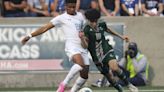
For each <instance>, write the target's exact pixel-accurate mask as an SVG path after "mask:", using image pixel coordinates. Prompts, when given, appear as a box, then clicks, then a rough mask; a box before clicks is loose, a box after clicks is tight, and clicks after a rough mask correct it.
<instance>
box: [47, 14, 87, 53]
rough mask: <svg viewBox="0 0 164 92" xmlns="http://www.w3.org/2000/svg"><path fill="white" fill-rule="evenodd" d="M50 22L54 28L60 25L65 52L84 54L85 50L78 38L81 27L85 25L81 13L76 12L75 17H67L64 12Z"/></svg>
mask: <svg viewBox="0 0 164 92" xmlns="http://www.w3.org/2000/svg"><path fill="white" fill-rule="evenodd" d="M50 22H51V23H52V24H53V25H54V26H58V25H60V26H61V27H62V29H63V31H64V34H65V38H66V45H65V49H66V50H69V49H74V50H75V49H76V50H80V51H82V52H86V50H85V49H84V48H83V47H82V46H81V40H80V38H79V31H82V27H83V25H84V23H85V18H84V17H83V15H82V13H80V12H77V14H76V15H69V14H67V12H65V13H63V14H61V15H59V16H57V17H55V18H53V19H52V20H51V21H50Z"/></svg>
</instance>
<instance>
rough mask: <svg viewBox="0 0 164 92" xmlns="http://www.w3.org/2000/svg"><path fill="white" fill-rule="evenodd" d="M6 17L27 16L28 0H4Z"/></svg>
mask: <svg viewBox="0 0 164 92" xmlns="http://www.w3.org/2000/svg"><path fill="white" fill-rule="evenodd" d="M3 5H4V17H26V16H27V15H26V13H25V12H24V9H25V8H26V6H27V2H26V0H4V2H3Z"/></svg>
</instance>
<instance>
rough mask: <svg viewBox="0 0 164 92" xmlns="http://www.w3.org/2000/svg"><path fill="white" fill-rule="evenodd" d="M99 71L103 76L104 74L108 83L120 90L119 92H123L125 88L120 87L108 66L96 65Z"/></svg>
mask: <svg viewBox="0 0 164 92" xmlns="http://www.w3.org/2000/svg"><path fill="white" fill-rule="evenodd" d="M96 66H97V68H98V70H99V71H100V72H101V74H103V75H104V76H105V77H106V78H107V80H108V82H109V83H110V84H111V85H112V86H113V87H114V88H115V89H117V90H118V92H123V88H122V86H121V85H119V84H118V83H117V82H116V80H115V79H114V78H113V74H112V72H110V71H109V68H108V66H102V65H101V64H96Z"/></svg>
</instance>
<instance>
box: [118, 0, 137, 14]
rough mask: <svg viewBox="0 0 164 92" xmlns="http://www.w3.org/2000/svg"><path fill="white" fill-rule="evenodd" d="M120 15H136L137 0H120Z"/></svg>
mask: <svg viewBox="0 0 164 92" xmlns="http://www.w3.org/2000/svg"><path fill="white" fill-rule="evenodd" d="M120 3H121V11H120V15H121V16H138V14H139V8H138V0H121V2H120Z"/></svg>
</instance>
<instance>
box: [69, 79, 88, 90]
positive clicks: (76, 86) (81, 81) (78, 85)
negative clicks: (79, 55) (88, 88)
mask: <svg viewBox="0 0 164 92" xmlns="http://www.w3.org/2000/svg"><path fill="white" fill-rule="evenodd" d="M86 81H87V79H84V78H81V77H78V79H77V80H76V82H75V83H74V85H73V87H72V88H71V92H77V91H78V90H79V89H80V88H81V87H82V86H83V85H84V83H85V82H86Z"/></svg>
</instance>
